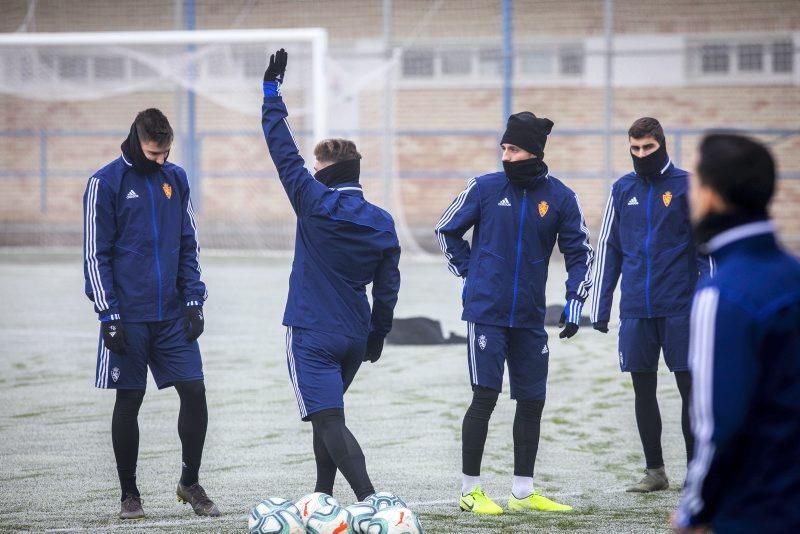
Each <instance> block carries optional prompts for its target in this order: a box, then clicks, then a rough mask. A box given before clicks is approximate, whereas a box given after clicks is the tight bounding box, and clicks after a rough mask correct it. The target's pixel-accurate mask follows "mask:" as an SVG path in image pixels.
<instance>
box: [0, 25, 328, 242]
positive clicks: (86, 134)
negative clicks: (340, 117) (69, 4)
mask: <svg viewBox="0 0 800 534" xmlns="http://www.w3.org/2000/svg"><path fill="white" fill-rule="evenodd" d="M281 47H282V48H285V49H286V50H287V52H288V53H289V57H290V64H289V69H288V71H287V77H286V83H285V85H284V87H283V95H284V99H285V100H286V103H287V106H288V107H289V112H290V120H291V123H292V127H293V129H294V131H295V135H296V137H297V139H298V142H299V143H300V144H301V151H302V152H303V155H304V156H305V157H306V162H307V166H308V167H309V168H310V167H311V165H312V164H313V159H311V158H313V155H312V148H313V145H314V143H315V142H316V141H318V140H320V139H322V138H324V137H326V136H327V135H328V134H329V133H330V132H329V131H328V128H327V121H328V119H329V116H330V115H334V117H335V113H334V114H331V113H329V106H328V80H327V79H326V73H325V64H326V63H325V59H326V55H327V33H326V31H325V30H323V29H319V28H303V29H283V30H207V31H203V30H201V31H158V32H86V33H29V34H26V33H17V34H3V35H0V70H1V71H2V73H0V99H2V100H4V102H3V103H4V106H3V107H4V109H5V110H6V111H5V114H6V117H5V128H4V129H3V132H2V136H3V139H2V143H0V145H2V148H0V158H2V161H3V169H2V171H1V172H2V173H3V175H4V176H3V179H2V180H0V189H2V190H0V195H1V196H2V198H3V210H2V212H3V213H2V219H3V220H2V223H3V225H2V226H3V229H4V231H3V235H2V238H3V241H4V244H12V245H13V244H23V245H31V244H37V245H38V244H53V245H71V244H75V243H79V242H80V240H79V236H80V232H81V231H82V228H81V221H82V217H81V210H82V206H81V195H82V193H83V189H84V187H85V184H86V180H87V179H88V178H89V176H91V174H92V173H93V172H94V171H95V170H96V169H98V168H100V167H102V166H103V165H104V164H105V163H106V162H108V161H111V160H112V159H114V158H116V157H118V155H119V145H120V143H121V142H122V140H123V139H124V137H125V136H126V135H127V132H128V129H129V127H130V123H131V121H132V120H133V118H134V116H135V115H136V113H137V112H138V111H141V110H143V109H146V108H149V107H157V108H159V109H161V110H162V111H164V113H165V114H166V115H167V117H168V118H169V119H170V122H171V123H172V125H173V129H174V131H175V141H174V144H173V150H172V152H171V154H170V160H171V161H173V162H175V163H177V164H179V165H181V166H182V167H184V168H185V169H186V171H187V174H188V176H189V177H190V182H191V185H192V197H193V201H194V203H195V207H196V211H197V212H198V216H199V218H200V232H201V240H202V245H203V246H205V247H215V248H228V249H238V248H254V249H267V250H275V251H284V250H290V249H291V247H292V244H293V237H294V217H293V214H292V212H291V209H290V207H289V203H288V202H287V201H286V199H285V195H284V193H283V190H282V188H281V187H280V183H279V182H278V180H277V176H276V171H275V167H274V166H273V164H272V161H271V160H270V158H269V157H268V154H267V150H266V145H265V143H264V140H263V134H262V132H261V127H260V114H261V99H262V95H261V80H262V76H263V73H264V68H265V66H266V61H267V58H268V54H269V52H271V51H274V50H275V49H277V48H281Z"/></svg>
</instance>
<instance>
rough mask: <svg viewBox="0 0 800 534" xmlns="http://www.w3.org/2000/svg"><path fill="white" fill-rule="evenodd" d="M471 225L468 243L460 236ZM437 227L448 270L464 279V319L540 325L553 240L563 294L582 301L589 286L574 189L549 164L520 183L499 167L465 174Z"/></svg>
mask: <svg viewBox="0 0 800 534" xmlns="http://www.w3.org/2000/svg"><path fill="white" fill-rule="evenodd" d="M470 228H473V231H472V245H471V246H470V244H469V243H468V242H467V241H465V240H464V239H463V236H464V234H465V233H466V231H467V230H469V229H470ZM435 233H436V238H437V239H438V241H439V246H440V248H441V249H442V252H444V254H445V256H446V257H447V260H448V266H449V268H450V271H451V272H452V273H453V274H455V275H456V276H461V277H463V278H464V279H465V280H464V294H463V295H464V299H463V300H464V312H463V314H462V316H461V318H462V319H463V320H465V321H470V322H474V323H480V324H488V325H495V326H506V327H515V328H540V327H542V326H543V325H544V315H545V309H546V307H547V303H546V301H545V286H546V282H547V269H548V265H549V262H550V255H551V253H552V252H553V247H554V246H555V243H556V241H557V242H558V248H559V250H560V251H561V253H562V254H564V259H565V262H566V269H567V274H568V277H567V282H566V298H567V299H570V298H573V299H576V300H578V301H580V302H583V301H584V300H585V299H586V296H587V295H588V293H589V287H590V286H591V278H590V273H591V266H592V260H593V254H594V253H593V251H592V247H591V245H589V230H588V228H587V227H586V222H585V221H584V218H583V213H582V211H581V207H580V204H579V202H578V197H577V195H575V193H574V192H573V191H572V190H571V189H570V188H568V187H567V186H566V185H564V184H563V183H562V182H561V181H560V180H558V179H556V178H554V177H553V176H550V175H549V174H548V173H547V172H545V173H543V174H542V175H541V176H539V177H537V178H536V179H535V180H534V181H533V183H532V184H529V185H527V186H526V187H522V186H519V185H515V184H512V183H511V182H510V181H509V180H508V178H507V177H506V175H505V173H503V172H496V173H492V174H486V175H484V176H480V177H477V178H473V179H471V180H470V181H469V182H468V183H467V187H466V189H464V191H462V192H461V193H460V194H459V195H458V196H457V197H456V198H455V200H454V201H453V202H452V203H451V204H450V207H448V208H447V210H446V211H445V212H444V214H443V215H442V218H441V219H440V220H439V223H438V224H437V225H436V229H435Z"/></svg>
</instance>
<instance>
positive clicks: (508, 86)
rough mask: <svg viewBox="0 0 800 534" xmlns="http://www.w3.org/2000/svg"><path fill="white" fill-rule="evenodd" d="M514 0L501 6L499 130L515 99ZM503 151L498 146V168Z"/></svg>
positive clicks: (508, 0) (503, 125) (500, 165)
mask: <svg viewBox="0 0 800 534" xmlns="http://www.w3.org/2000/svg"><path fill="white" fill-rule="evenodd" d="M513 7H514V6H513V0H503V3H502V6H501V8H500V9H501V19H502V24H503V111H502V113H503V116H502V117H500V128H499V131H501V132H502V131H503V128H504V127H505V124H506V120H507V119H508V117H509V115H511V113H512V111H511V110H512V107H513V99H514V86H513V83H514V27H513V25H512V20H511V16H512V14H513ZM501 157H502V152H501V151H500V147H499V146H498V147H497V168H498V170H499V169H502V164H501Z"/></svg>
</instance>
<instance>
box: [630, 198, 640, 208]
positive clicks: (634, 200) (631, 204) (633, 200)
mask: <svg viewBox="0 0 800 534" xmlns="http://www.w3.org/2000/svg"><path fill="white" fill-rule="evenodd" d="M638 205H639V201H638V200H636V197H633V198H632V199H630V200H629V201H628V206H638Z"/></svg>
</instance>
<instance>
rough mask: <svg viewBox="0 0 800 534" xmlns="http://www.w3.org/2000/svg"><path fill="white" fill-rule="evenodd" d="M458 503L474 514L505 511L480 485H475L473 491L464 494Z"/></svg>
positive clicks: (490, 513)
mask: <svg viewBox="0 0 800 534" xmlns="http://www.w3.org/2000/svg"><path fill="white" fill-rule="evenodd" d="M458 504H459V506H460V507H461V509H462V510H464V511H465V512H472V513H473V514H478V515H500V514H502V513H503V509H502V508H500V506H498V505H497V503H495V502H494V501H493V500H492V499H490V498H489V497H488V496H487V495H486V494H485V493H484V492H483V490H482V489H481V487H480V486H475V487H474V488H472V491H470V492H469V493H467V494H466V495H462V496H461V501H460V502H459V503H458Z"/></svg>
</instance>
